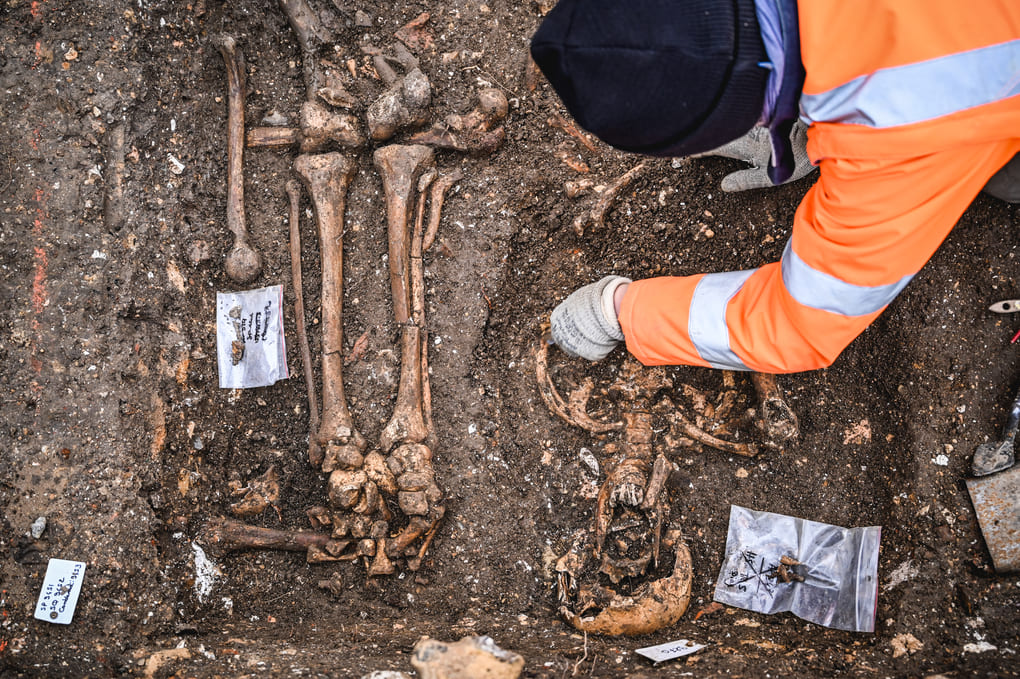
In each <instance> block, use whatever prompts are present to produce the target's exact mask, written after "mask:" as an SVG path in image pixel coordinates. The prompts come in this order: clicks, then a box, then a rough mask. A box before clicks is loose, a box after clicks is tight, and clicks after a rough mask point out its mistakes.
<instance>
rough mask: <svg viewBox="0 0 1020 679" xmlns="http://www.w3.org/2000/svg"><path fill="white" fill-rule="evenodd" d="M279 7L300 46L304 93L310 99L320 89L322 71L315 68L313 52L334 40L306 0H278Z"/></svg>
mask: <svg viewBox="0 0 1020 679" xmlns="http://www.w3.org/2000/svg"><path fill="white" fill-rule="evenodd" d="M280 7H281V8H282V9H283V12H284V14H286V15H287V20H288V21H289V22H290V27H291V28H292V29H293V30H294V34H295V35H296V36H297V39H298V44H299V45H300V46H301V54H302V59H301V67H302V71H303V75H304V80H305V95H306V98H307V99H308V100H309V101H311V100H312V99H313V95H314V94H315V92H317V91H318V90H319V89H320V81H321V80H322V73H321V72H320V71H319V69H318V68H316V61H315V52H316V51H317V50H318V49H319V48H320V47H321V46H322V45H324V44H329V43H332V42H333V41H334V36H333V33H332V32H331V31H330V30H329V29H327V28H326V27H325V26H324V25H323V23H322V21H321V20H320V19H319V15H318V14H316V13H315V11H314V10H313V9H312V8H311V6H310V5H309V4H308V2H307V0H280Z"/></svg>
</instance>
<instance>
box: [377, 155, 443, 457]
mask: <svg viewBox="0 0 1020 679" xmlns="http://www.w3.org/2000/svg"><path fill="white" fill-rule="evenodd" d="M374 161H375V166H376V168H378V170H379V173H380V174H381V175H382V180H383V192H384V194H385V197H386V221H387V232H388V237H389V262H390V288H391V292H392V296H393V316H394V320H395V321H396V322H397V324H399V325H401V326H402V327H401V337H400V384H399V386H398V387H397V402H396V404H395V405H394V408H393V416H392V417H391V418H390V421H389V423H388V424H387V425H386V427H385V428H384V429H383V432H382V434H381V435H380V447H381V448H382V450H383V451H384V452H388V451H389V450H390V449H391V448H392V447H393V446H394V445H395V444H397V443H403V442H413V443H419V442H421V441H423V440H424V439H425V437H426V435H427V434H428V432H427V430H426V428H425V421H424V415H423V412H422V375H421V328H419V327H418V326H417V325H414V320H413V319H412V315H411V314H412V306H411V304H412V294H411V292H412V279H411V229H410V227H411V224H410V221H409V216H410V215H409V212H410V207H411V205H412V193H413V189H414V187H415V185H416V184H417V181H418V176H419V175H420V174H421V173H422V172H423V171H425V170H426V169H428V168H430V167H431V166H432V165H433V163H434V162H435V161H434V157H433V153H432V149H430V148H428V147H426V146H403V145H396V144H394V145H391V146H386V147H383V148H381V149H379V150H377V151H376V152H375V156H374Z"/></svg>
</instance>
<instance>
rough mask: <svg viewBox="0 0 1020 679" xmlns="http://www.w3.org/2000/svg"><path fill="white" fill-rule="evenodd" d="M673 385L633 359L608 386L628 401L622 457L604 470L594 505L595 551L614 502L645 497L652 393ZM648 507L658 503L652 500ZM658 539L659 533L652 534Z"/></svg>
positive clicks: (649, 464)
mask: <svg viewBox="0 0 1020 679" xmlns="http://www.w3.org/2000/svg"><path fill="white" fill-rule="evenodd" d="M671 386H672V381H671V380H670V379H669V378H668V377H667V376H666V374H665V372H663V371H662V369H659V368H652V369H642V368H641V366H639V364H637V363H636V362H634V361H627V362H626V363H625V364H624V367H623V368H622V369H621V370H620V376H619V378H618V379H617V380H616V381H615V382H614V383H613V385H612V386H611V387H610V393H611V394H613V395H616V396H620V397H623V398H625V399H627V401H628V411H627V412H625V413H624V415H623V417H624V423H625V424H624V427H623V442H622V446H621V459H620V460H619V461H618V462H617V463H616V465H614V466H613V468H612V469H611V470H610V471H609V472H608V473H607V474H606V481H605V483H603V484H602V488H601V489H600V490H599V495H598V500H597V505H596V509H595V550H596V551H595V553H596V555H597V556H601V552H602V549H603V546H604V544H605V538H606V534H607V532H608V531H609V526H610V523H611V522H612V520H613V514H614V508H616V507H617V506H626V507H637V506H639V505H641V504H642V503H643V501H644V500H645V486H646V484H647V482H648V474H649V472H650V471H651V467H652V458H653V454H654V453H653V449H652V437H653V434H652V415H651V407H652V402H653V399H654V398H655V396H656V395H657V394H658V393H659V392H660V391H661V390H663V389H666V388H668V387H671ZM648 506H649V507H653V508H654V507H657V500H654V499H653V500H651V501H650V502H649V503H648ZM653 541H654V542H655V543H657V542H658V536H657V535H655V536H653Z"/></svg>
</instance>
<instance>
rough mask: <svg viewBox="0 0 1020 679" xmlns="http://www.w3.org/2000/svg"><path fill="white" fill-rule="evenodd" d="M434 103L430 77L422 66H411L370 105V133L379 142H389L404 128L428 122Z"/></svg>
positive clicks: (368, 116) (366, 114)
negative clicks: (431, 106)
mask: <svg viewBox="0 0 1020 679" xmlns="http://www.w3.org/2000/svg"><path fill="white" fill-rule="evenodd" d="M431 103H432V86H431V85H430V84H429V80H428V78H426V77H425V74H424V73H422V72H421V69H418V68H414V69H411V70H410V71H409V72H408V73H407V74H406V75H405V76H404V77H403V78H401V79H400V80H398V81H397V82H395V83H394V84H393V85H391V86H390V88H389V89H388V90H386V91H385V92H384V93H383V94H382V95H381V96H380V97H379V98H378V99H376V100H375V101H373V102H372V103H371V104H370V105H369V107H368V110H367V111H366V112H365V117H366V119H367V120H368V131H369V135H370V136H371V137H372V139H374V140H375V141H385V140H387V139H389V138H390V137H392V136H393V135H394V134H396V132H397V130H399V129H401V128H404V127H414V126H418V125H423V124H425V122H426V121H427V120H428V108H429V104H431Z"/></svg>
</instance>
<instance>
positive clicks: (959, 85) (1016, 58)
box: [800, 40, 1020, 128]
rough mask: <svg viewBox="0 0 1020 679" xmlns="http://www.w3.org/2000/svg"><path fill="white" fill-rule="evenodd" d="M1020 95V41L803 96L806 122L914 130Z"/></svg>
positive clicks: (879, 73) (879, 72)
mask: <svg viewBox="0 0 1020 679" xmlns="http://www.w3.org/2000/svg"><path fill="white" fill-rule="evenodd" d="M1018 94H1020V40H1010V41H1009V42H1004V43H999V44H997V45H989V46H988V47H982V48H979V49H975V50H969V51H967V52H959V53H957V54H950V55H947V56H943V57H938V58H936V59H928V60H926V61H920V62H917V63H913V64H906V65H904V66H897V67H895V68H883V69H880V70H877V71H875V72H874V73H869V74H867V75H862V76H860V77H858V78H854V79H853V80H851V81H849V82H847V83H844V84H843V85H840V86H839V87H835V88H833V89H831V90H829V91H827V92H822V93H819V94H805V95H802V96H801V99H800V106H801V117H802V118H804V120H805V121H806V122H809V123H811V122H829V123H849V124H854V125H865V126H867V127H878V128H881V127H894V126H897V125H910V124H911V123H919V122H923V121H925V120H931V119H933V118H938V117H940V116H945V115H950V114H952V113H956V112H957V111H963V110H966V109H969V108H973V107H975V106H981V105H983V104H988V103H991V102H994V101H998V100H1000V99H1007V98H1009V97H1012V96H1015V95H1018Z"/></svg>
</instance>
